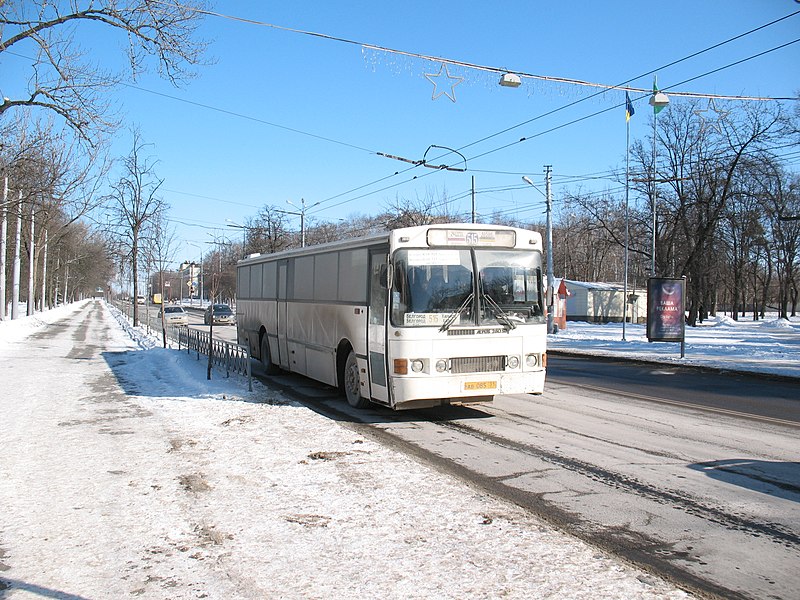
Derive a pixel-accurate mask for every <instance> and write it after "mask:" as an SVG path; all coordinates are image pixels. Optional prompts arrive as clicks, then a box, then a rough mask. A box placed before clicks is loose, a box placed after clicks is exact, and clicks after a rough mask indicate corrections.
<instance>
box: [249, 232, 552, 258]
mask: <svg viewBox="0 0 800 600" xmlns="http://www.w3.org/2000/svg"><path fill="white" fill-rule="evenodd" d="M430 229H460V230H464V229H474V230H492V231H526V232H528V233H529V236H528V237H529V239H530V240H531V241H530V243H531V244H534V240H535V244H536V245H535V247H534V248H532V249H539V250H541V235H540V234H539V233H538V232H535V231H532V230H522V229H520V228H517V227H509V226H506V225H493V224H489V223H431V224H428V225H415V226H412V227H401V228H398V229H392V230H386V231H381V232H378V233H372V234H369V235H366V236H361V237H354V238H348V239H345V240H337V241H335V242H327V243H325V244H316V245H314V246H306V247H305V248H292V249H290V250H283V251H281V252H275V253H272V254H253V255H250V256H247V257H245V258H243V259H241V260H240V261H239V262H238V263H237V265H241V266H245V265H249V264H254V263H259V262H263V261H271V260H276V259H279V258H289V257H292V256H298V255H305V254H316V253H318V252H326V251H328V250H346V249H348V248H360V247H363V246H376V245H379V244H382V243H385V244H388V243H389V241H390V240H391V239H392V238H395V239H396V240H397V239H400V240H401V241H406V240H404V239H401V238H409V239H411V238H415V237H417V236H420V235H423V234H425V233H426V232H427V231H428V230H430Z"/></svg>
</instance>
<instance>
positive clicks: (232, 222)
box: [225, 219, 250, 258]
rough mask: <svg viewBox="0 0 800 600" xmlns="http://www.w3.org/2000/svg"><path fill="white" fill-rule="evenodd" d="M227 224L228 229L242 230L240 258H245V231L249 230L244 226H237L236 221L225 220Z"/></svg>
mask: <svg viewBox="0 0 800 600" xmlns="http://www.w3.org/2000/svg"><path fill="white" fill-rule="evenodd" d="M225 221H226V222H227V224H228V227H233V228H234V229H241V230H242V258H244V257H245V256H247V251H246V250H245V248H246V247H247V230H248V229H250V228H249V227H247V226H246V225H239V223H237V222H236V221H231V220H230V219H225Z"/></svg>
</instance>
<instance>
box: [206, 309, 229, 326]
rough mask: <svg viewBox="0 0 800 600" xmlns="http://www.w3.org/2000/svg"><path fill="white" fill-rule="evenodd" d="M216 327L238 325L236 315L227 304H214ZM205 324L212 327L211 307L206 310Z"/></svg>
mask: <svg viewBox="0 0 800 600" xmlns="http://www.w3.org/2000/svg"><path fill="white" fill-rule="evenodd" d="M212 306H213V307H214V325H236V315H234V314H233V311H232V310H231V307H230V306H228V305H227V304H213V305H212ZM203 323H205V324H206V325H211V306H209V307H208V308H207V309H206V312H205V314H204V315H203Z"/></svg>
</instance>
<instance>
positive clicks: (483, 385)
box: [464, 381, 497, 392]
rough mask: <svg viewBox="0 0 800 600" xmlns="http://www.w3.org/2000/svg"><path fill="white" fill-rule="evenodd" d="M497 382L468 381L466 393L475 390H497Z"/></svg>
mask: <svg viewBox="0 0 800 600" xmlns="http://www.w3.org/2000/svg"><path fill="white" fill-rule="evenodd" d="M496 389H497V382H496V381H466V382H464V391H466V392H468V391H474V390H496Z"/></svg>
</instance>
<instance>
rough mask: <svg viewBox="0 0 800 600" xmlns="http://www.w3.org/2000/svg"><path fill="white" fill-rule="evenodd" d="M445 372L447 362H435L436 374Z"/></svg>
mask: <svg viewBox="0 0 800 600" xmlns="http://www.w3.org/2000/svg"><path fill="white" fill-rule="evenodd" d="M445 371H447V361H446V360H445V359H443V358H440V359H439V360H437V361H436V372H437V373H444V372H445Z"/></svg>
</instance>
